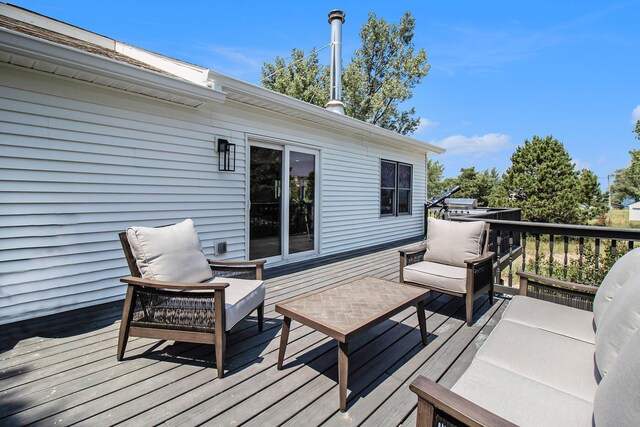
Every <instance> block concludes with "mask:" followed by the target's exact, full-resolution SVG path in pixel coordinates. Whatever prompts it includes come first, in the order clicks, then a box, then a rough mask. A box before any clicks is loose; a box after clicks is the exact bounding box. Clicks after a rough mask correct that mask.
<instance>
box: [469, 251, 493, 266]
mask: <svg viewBox="0 0 640 427" xmlns="http://www.w3.org/2000/svg"><path fill="white" fill-rule="evenodd" d="M494 255H495V252H491V251H487V252H486V253H484V254H483V255H480V256H479V257H476V258H470V259H465V260H464V263H465V264H467V267H473V266H476V265H479V264H484V263H485V262H487V261H489V260H493V256H494Z"/></svg>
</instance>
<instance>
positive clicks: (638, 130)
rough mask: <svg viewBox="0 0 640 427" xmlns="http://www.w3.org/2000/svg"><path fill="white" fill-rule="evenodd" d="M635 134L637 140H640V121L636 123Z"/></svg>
mask: <svg viewBox="0 0 640 427" xmlns="http://www.w3.org/2000/svg"><path fill="white" fill-rule="evenodd" d="M634 132H635V133H636V139H640V120H638V121H637V122H636V129H635V130H634Z"/></svg>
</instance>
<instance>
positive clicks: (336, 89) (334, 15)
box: [325, 9, 345, 115]
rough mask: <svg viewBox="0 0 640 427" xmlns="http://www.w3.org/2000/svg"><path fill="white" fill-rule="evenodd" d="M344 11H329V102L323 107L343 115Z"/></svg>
mask: <svg viewBox="0 0 640 427" xmlns="http://www.w3.org/2000/svg"><path fill="white" fill-rule="evenodd" d="M344 17H345V13H344V12H343V11H341V10H337V9H335V10H332V11H331V12H329V24H331V76H330V82H329V90H330V93H329V102H327V105H325V108H326V109H327V110H329V111H333V112H335V113H338V114H342V115H344V103H343V102H342V101H341V100H340V99H341V98H342V24H343V23H344Z"/></svg>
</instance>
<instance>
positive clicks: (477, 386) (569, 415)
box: [411, 248, 640, 427]
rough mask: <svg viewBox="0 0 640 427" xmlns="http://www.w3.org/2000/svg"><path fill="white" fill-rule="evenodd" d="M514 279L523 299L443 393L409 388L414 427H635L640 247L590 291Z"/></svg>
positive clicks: (427, 386)
mask: <svg viewBox="0 0 640 427" xmlns="http://www.w3.org/2000/svg"><path fill="white" fill-rule="evenodd" d="M518 274H520V276H521V279H522V280H521V284H520V293H521V295H517V296H515V297H513V299H512V300H511V302H510V303H509V305H508V307H507V308H506V310H505V311H504V313H503V314H502V318H501V320H500V321H499V322H498V324H497V326H496V327H495V328H494V329H493V331H492V332H491V334H490V335H489V337H488V338H486V340H485V341H484V344H483V345H482V346H481V347H480V348H479V349H478V351H477V352H476V354H475V356H474V358H473V361H472V362H471V365H470V366H469V367H468V368H467V369H466V371H465V372H464V373H463V374H462V375H461V376H460V378H459V379H458V380H457V382H456V383H455V384H454V385H453V387H452V388H451V390H449V389H447V388H445V387H443V386H442V385H440V384H438V383H436V382H434V381H432V380H430V379H428V378H426V377H423V376H419V377H417V378H416V380H415V381H414V382H413V383H412V384H411V390H412V391H414V392H415V393H416V394H417V395H418V418H417V425H418V426H421V427H422V426H433V425H436V424H438V422H440V421H443V424H444V425H447V426H455V425H465V426H513V425H514V424H515V425H520V426H551V425H554V426H555V425H557V426H594V425H595V426H596V427H601V426H636V425H639V423H640V404H639V402H640V400H639V396H640V357H639V356H638V355H639V354H640V248H636V249H634V250H632V251H630V252H629V253H627V254H625V255H624V256H623V257H621V258H620V259H619V260H618V261H617V262H616V263H615V264H614V265H613V266H612V268H611V269H610V270H609V273H608V274H607V275H606V277H605V278H604V279H603V280H602V283H601V284H600V286H598V287H595V286H585V285H578V284H575V283H570V282H565V281H560V280H556V279H551V278H545V277H542V276H538V275H532V274H529V273H518ZM590 306H592V310H590V309H589V307H590ZM576 307H581V308H582V309H578V308H576Z"/></svg>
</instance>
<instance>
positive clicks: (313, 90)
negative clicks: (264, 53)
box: [262, 48, 329, 107]
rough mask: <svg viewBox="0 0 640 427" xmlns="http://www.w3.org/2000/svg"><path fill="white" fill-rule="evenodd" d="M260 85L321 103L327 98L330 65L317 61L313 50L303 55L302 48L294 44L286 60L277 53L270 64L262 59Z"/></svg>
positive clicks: (321, 104) (324, 102) (316, 103)
mask: <svg viewBox="0 0 640 427" xmlns="http://www.w3.org/2000/svg"><path fill="white" fill-rule="evenodd" d="M287 64H289V66H288V67H287ZM262 85H263V86H264V87H266V88H267V89H271V90H273V91H276V92H280V93H284V94H285V95H289V96H291V97H292V98H297V99H301V100H303V101H306V102H308V103H310V104H315V105H319V106H321V107H324V105H325V104H326V103H327V101H328V100H329V67H325V66H323V65H320V63H319V62H318V55H317V54H316V52H315V50H311V52H310V54H309V55H308V58H306V59H305V54H304V51H303V50H299V49H295V48H294V49H292V50H291V60H290V61H289V62H288V63H287V62H286V60H285V58H281V57H279V56H276V60H275V61H274V63H273V64H270V63H268V62H265V63H264V65H263V66H262Z"/></svg>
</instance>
